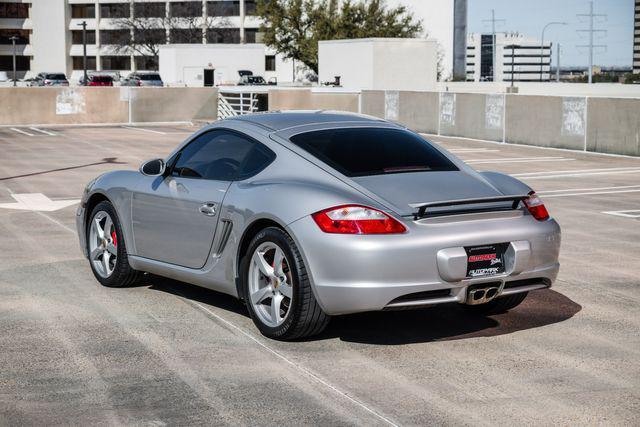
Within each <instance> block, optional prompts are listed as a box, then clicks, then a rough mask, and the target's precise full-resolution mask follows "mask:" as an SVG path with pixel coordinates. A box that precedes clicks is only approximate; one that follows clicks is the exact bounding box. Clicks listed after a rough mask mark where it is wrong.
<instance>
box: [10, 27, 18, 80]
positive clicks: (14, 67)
mask: <svg viewBox="0 0 640 427" xmlns="http://www.w3.org/2000/svg"><path fill="white" fill-rule="evenodd" d="M9 40H11V44H13V87H16V86H17V78H16V42H17V41H18V37H16V36H11V37H9Z"/></svg>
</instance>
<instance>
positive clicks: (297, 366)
mask: <svg viewBox="0 0 640 427" xmlns="http://www.w3.org/2000/svg"><path fill="white" fill-rule="evenodd" d="M174 292H175V290H174ZM176 294H178V295H180V296H181V297H182V298H181V299H182V301H184V302H185V303H187V304H189V305H191V306H193V307H195V308H198V309H200V310H202V311H204V312H205V313H207V314H209V315H210V316H213V317H215V318H216V319H217V320H219V321H220V322H222V323H224V324H225V325H227V326H228V327H230V328H232V329H234V330H236V331H238V332H239V333H241V334H242V335H244V336H245V337H247V338H249V339H250V340H251V341H253V342H254V343H256V344H257V345H259V346H260V347H262V348H263V349H264V350H266V351H268V352H269V353H271V354H273V355H274V356H276V357H277V358H279V359H281V360H282V361H283V362H285V363H287V364H289V365H291V366H292V367H293V368H295V369H297V370H298V371H300V372H301V373H303V374H304V375H307V376H308V377H310V378H312V379H314V380H315V381H317V382H319V383H320V384H322V385H324V386H325V387H327V388H329V389H331V390H332V391H334V392H335V393H337V394H338V395H340V396H342V397H344V398H345V399H347V400H349V401H350V402H352V403H353V404H355V405H356V406H358V407H360V408H362V409H364V410H365V411H367V412H368V413H370V414H371V415H373V416H375V417H376V418H378V419H380V420H381V421H383V422H385V423H387V424H389V425H391V426H397V424H396V423H394V422H393V421H391V420H390V419H389V418H387V417H385V416H384V415H382V414H380V413H379V412H377V411H376V410H374V409H372V408H369V407H368V406H367V405H365V404H364V403H362V402H361V401H359V400H358V399H356V398H354V397H351V396H349V394H348V393H346V392H344V391H342V390H340V389H339V388H338V387H336V386H334V385H333V384H331V383H329V382H328V381H326V380H324V379H322V378H321V377H320V376H319V375H317V374H315V373H313V372H312V371H311V370H309V369H307V368H305V367H304V366H302V365H300V364H298V363H296V362H294V361H293V360H291V359H289V358H288V357H287V356H285V355H284V354H282V353H280V352H279V351H278V350H275V349H273V348H271V347H270V346H268V345H267V344H265V343H264V342H262V341H261V340H259V339H258V338H256V337H255V336H254V335H253V334H250V333H249V332H247V331H245V330H244V329H242V328H241V327H239V326H236V325H235V324H233V323H231V322H229V321H228V320H226V319H224V318H223V317H221V316H219V315H217V314H216V313H214V312H213V311H211V310H209V309H208V308H207V307H205V306H203V305H202V304H200V303H197V302H195V301H192V300H190V299H189V298H187V297H185V296H184V295H182V294H180V293H178V292H176Z"/></svg>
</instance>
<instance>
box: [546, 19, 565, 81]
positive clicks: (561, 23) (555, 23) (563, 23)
mask: <svg viewBox="0 0 640 427" xmlns="http://www.w3.org/2000/svg"><path fill="white" fill-rule="evenodd" d="M551 25H569V24H568V23H566V22H549V23H548V24H547V25H545V26H544V28H542V37H541V43H540V81H542V65H543V63H542V61H543V60H544V32H545V31H546V30H547V27H549V26H551ZM549 62H551V56H549Z"/></svg>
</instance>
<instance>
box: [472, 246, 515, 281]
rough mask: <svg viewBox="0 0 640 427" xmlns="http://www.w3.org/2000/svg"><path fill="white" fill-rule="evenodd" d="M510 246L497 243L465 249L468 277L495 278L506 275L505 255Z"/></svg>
mask: <svg viewBox="0 0 640 427" xmlns="http://www.w3.org/2000/svg"><path fill="white" fill-rule="evenodd" d="M508 245H509V244H508V243H496V244H493V245H483V246H471V247H467V248H465V250H466V251H467V277H485V276H495V275H497V274H502V273H504V271H505V268H504V253H505V251H506V249H507V246H508Z"/></svg>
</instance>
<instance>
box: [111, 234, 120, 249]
mask: <svg viewBox="0 0 640 427" xmlns="http://www.w3.org/2000/svg"><path fill="white" fill-rule="evenodd" d="M111 240H112V241H113V246H115V247H116V248H117V247H118V239H117V238H116V232H115V230H114V231H112V232H111Z"/></svg>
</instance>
